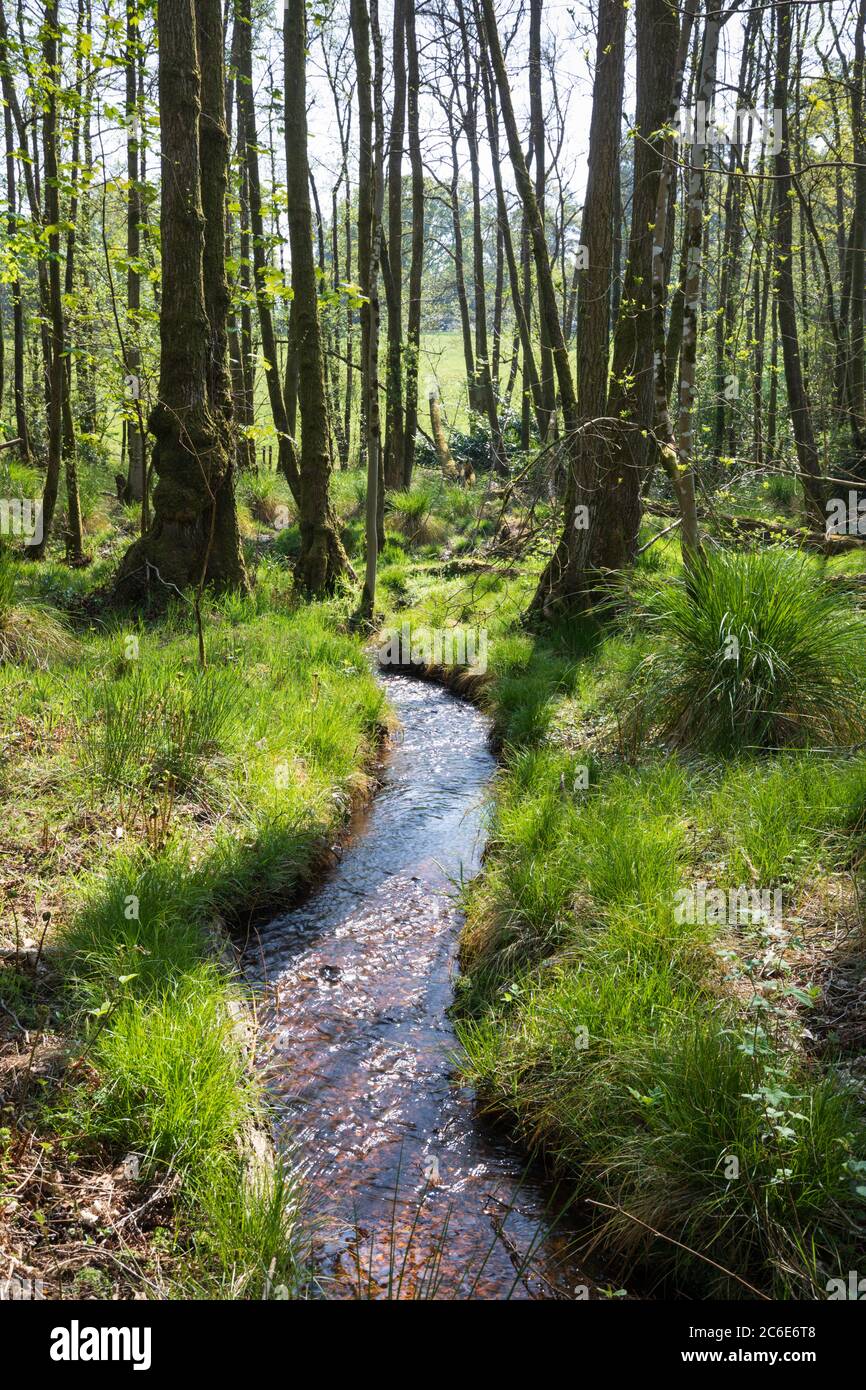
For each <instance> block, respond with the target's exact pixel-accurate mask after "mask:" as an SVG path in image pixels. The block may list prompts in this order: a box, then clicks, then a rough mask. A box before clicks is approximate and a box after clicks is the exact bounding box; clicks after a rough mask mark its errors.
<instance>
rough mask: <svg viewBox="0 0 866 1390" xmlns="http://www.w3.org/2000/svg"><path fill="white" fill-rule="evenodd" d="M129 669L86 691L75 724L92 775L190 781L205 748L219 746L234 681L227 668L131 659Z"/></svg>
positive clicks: (126, 780)
mask: <svg viewBox="0 0 866 1390" xmlns="http://www.w3.org/2000/svg"><path fill="white" fill-rule="evenodd" d="M129 666H130V670H129V673H128V674H125V675H124V676H122V677H115V678H113V679H112V678H111V677H108V678H106V679H104V680H103V681H102V682H101V683H100V684H98V685H97V686H96V687H95V689H94V690H93V692H92V696H91V702H90V712H89V718H87V719H86V721H85V722H84V724H83V726H82V729H81V751H82V761H83V763H84V765H85V767H86V768H87V769H88V771H89V772H90V774H91V775H92V776H93V777H95V778H98V779H100V780H101V781H102V782H105V783H110V784H113V785H116V786H119V787H127V788H129V787H137V786H140V785H142V784H147V785H150V786H156V785H159V784H160V783H162V782H165V781H168V780H171V782H173V783H174V784H175V785H176V786H178V787H179V788H186V787H189V786H190V785H191V784H192V783H193V781H194V780H195V778H196V775H197V773H198V771H199V768H200V766H201V763H202V761H203V759H204V758H205V756H206V755H207V754H208V753H214V752H216V751H218V749H219V747H220V739H221V736H222V734H223V732H224V730H225V728H226V726H227V724H228V722H229V720H230V718H231V714H232V707H233V703H234V700H235V698H236V685H237V682H236V680H235V678H234V677H233V676H232V675H231V673H226V672H222V671H221V672H212V671H198V670H196V669H195V668H185V667H182V666H180V665H179V664H178V663H176V662H172V663H164V662H162V663H153V664H150V663H141V662H138V661H134V662H130V663H129Z"/></svg>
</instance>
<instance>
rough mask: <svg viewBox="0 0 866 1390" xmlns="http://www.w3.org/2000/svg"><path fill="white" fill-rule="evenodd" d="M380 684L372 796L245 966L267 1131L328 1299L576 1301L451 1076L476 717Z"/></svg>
mask: <svg viewBox="0 0 866 1390" xmlns="http://www.w3.org/2000/svg"><path fill="white" fill-rule="evenodd" d="M382 680H383V684H384V686H385V688H386V691H387V694H388V696H389V699H390V701H391V703H392V705H393V707H394V708H395V710H396V712H397V714H398V716H399V718H400V720H401V723H402V729H401V731H400V732H399V733H398V734H397V735H395V737H394V739H393V740H392V748H391V751H390V753H389V756H388V758H387V761H386V763H385V767H384V770H383V771H384V776H383V783H382V786H381V789H380V790H379V792H378V793H377V795H376V797H375V798H374V800H373V802H372V805H371V806H370V808H369V810H368V811H367V812H366V813H365V814H364V816H363V818H362V819H359V822H358V824H357V826H356V828H355V834H354V835H353V837H352V838H351V840H350V841H349V843H348V844H347V846H346V848H345V850H344V852H343V854H342V856H341V858H340V861H339V863H338V865H337V867H336V868H335V869H334V870H333V871H332V872H331V873H330V874H329V875H328V876H327V877H326V878H325V879H324V881H323V882H322V883H321V884H320V886H319V887H318V888H317V889H316V891H315V892H314V893H313V894H312V895H311V896H310V897H309V898H307V899H306V900H305V901H304V902H303V903H302V904H301V905H300V906H299V907H297V908H295V909H294V910H293V911H291V912H289V913H287V914H286V915H285V916H282V917H278V918H276V919H275V920H274V921H272V922H270V923H269V924H268V925H267V926H266V927H265V928H264V929H263V930H262V931H261V933H260V938H259V941H258V942H257V952H256V953H254V952H253V951H252V950H251V952H250V960H249V973H250V974H251V975H253V977H258V980H259V982H260V983H262V984H263V983H265V982H266V983H267V994H266V1003H265V1005H264V1007H263V1010H262V1013H263V1018H262V1038H261V1046H262V1053H263V1057H264V1062H263V1065H264V1066H265V1067H266V1069H267V1079H268V1085H269V1089H270V1092H271V1094H272V1096H273V1098H274V1101H275V1105H276V1114H277V1126H278V1137H279V1138H280V1139H281V1140H282V1141H283V1142H285V1143H287V1144H291V1145H292V1146H293V1147H294V1148H295V1149H296V1150H297V1152H298V1153H299V1154H300V1156H301V1158H302V1160H303V1162H304V1163H305V1164H306V1165H308V1167H309V1175H308V1188H309V1190H310V1192H311V1196H312V1206H313V1210H314V1213H315V1237H314V1253H315V1264H316V1269H317V1277H318V1280H319V1282H320V1284H321V1287H322V1289H323V1290H324V1292H325V1293H326V1294H327V1295H328V1296H329V1297H347V1298H353V1297H355V1298H357V1297H363V1298H367V1297H400V1298H410V1297H419V1296H429V1295H431V1294H436V1295H438V1296H439V1297H463V1298H465V1297H479V1298H488V1299H499V1298H508V1297H514V1298H551V1297H553V1298H557V1297H558V1298H573V1297H575V1294H576V1286H581V1285H582V1286H587V1285H588V1282H589V1281H588V1280H587V1279H586V1278H585V1277H584V1276H583V1275H582V1274H581V1273H580V1271H579V1269H577V1267H576V1266H575V1265H574V1264H573V1263H572V1261H571V1259H570V1258H569V1256H568V1253H567V1241H566V1239H565V1236H564V1235H563V1234H562V1232H561V1230H560V1229H559V1226H558V1223H556V1222H555V1221H554V1220H553V1218H552V1215H551V1210H550V1199H549V1193H548V1192H547V1191H546V1190H545V1188H544V1185H543V1184H542V1183H541V1182H539V1181H538V1180H537V1178H536V1177H535V1176H533V1175H527V1173H526V1171H525V1166H524V1161H523V1160H522V1158H521V1157H520V1155H519V1154H518V1153H517V1152H516V1150H515V1149H514V1148H513V1147H512V1146H511V1145H510V1144H509V1143H508V1142H507V1140H505V1139H504V1138H502V1137H498V1136H497V1135H496V1134H495V1133H492V1132H491V1131H490V1129H489V1128H488V1127H487V1126H486V1125H485V1124H484V1122H483V1121H482V1120H481V1119H480V1117H479V1115H478V1113H477V1108H476V1105H475V1101H474V1097H473V1094H472V1092H471V1090H469V1089H467V1088H464V1087H460V1086H459V1085H458V1084H457V1082H456V1081H455V1078H454V1057H455V1055H456V1053H457V1051H458V1044H457V1041H456V1038H455V1034H454V1030H453V1028H452V1025H451V1023H450V1021H449V1019H448V1015H447V1009H448V1006H449V1004H450V1003H451V1000H452V997H453V977H454V974H455V972H456V968H457V967H456V964H455V955H456V948H457V939H458V934H459V931H460V926H461V916H460V913H459V910H458V908H457V906H456V905H455V902H454V884H455V882H459V880H460V879H461V878H463V879H466V878H469V877H471V875H472V874H473V873H475V872H476V871H477V869H478V867H479V864H480V856H481V851H482V849H483V846H484V819H483V796H484V792H485V788H486V785H487V783H488V782H489V780H490V778H491V776H492V775H493V772H494V768H495V764H494V760H493V757H492V755H491V753H490V751H489V748H488V742H487V732H488V725H487V721H486V720H485V719H484V717H483V716H482V715H481V714H480V713H479V712H478V711H477V710H475V709H473V708H472V707H471V706H470V705H468V704H465V703H464V702H462V701H460V700H458V699H456V698H455V697H454V696H453V695H451V694H449V693H448V692H447V691H445V690H443V689H441V688H440V687H438V686H435V685H431V684H429V683H426V682H423V681H419V680H415V679H412V678H410V677H407V676H402V675H391V674H388V675H385V676H383V677H382ZM554 1226H555V1227H556V1229H552V1228H553V1227H554ZM577 1296H578V1297H585V1296H586V1294H585V1293H583V1292H582V1291H581V1292H579V1293H577Z"/></svg>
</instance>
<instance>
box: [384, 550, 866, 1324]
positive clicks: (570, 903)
mask: <svg viewBox="0 0 866 1390" xmlns="http://www.w3.org/2000/svg"><path fill="white" fill-rule="evenodd" d="M711 563H713V564H714V567H715V570H718V571H720V572H721V573H720V577H719V587H720V589H721V596H720V597H718V598H716V597H713V602H714V603H716V605H718V604H719V603H721V604H722V609H721V611H719V612H718V613H717V612H716V611H715V609H713V610H712V615H711V616H708V615H707V614H705V613H701V614H699V616H698V618H695V617H694V615H692V614H686V615H685V617H683V608H684V606H686V605H687V604H689V603H691V602H693V601H694V594H695V592H697V594H698V596H700V595H702V594H704V593H705V588H704V587H702V584H703V581H702V579H700V578H699V579H698V581H697V583H696V586H695V589H694V590H693V591H692V596H691V598H690V596H689V595H688V593H687V591H686V589H685V587H684V585H683V581H682V576H681V569H680V565H679V561H678V556H677V551H676V546H675V544H673V545H672V544H670V543H668V542H659V544H658V545H657V546H654V547H653V548H652V549H651V550H650V551H649V552H647V554H646V556H645V557H644V558H643V559H642V560H641V562H640V564H639V566H638V569H637V572H636V576H635V582H634V597H632V596H630V595H626V602H625V605H624V607H623V609H622V611H621V616H620V618H619V619H618V621H617V622H615V623H608V624H607V625H606V626H603V627H592V626H589V625H587V624H581V623H571V624H568V625H563V626H562V627H561V628H560V629H558V630H546V631H545V633H544V634H543V635H541V634H535V633H533V632H531V631H526V630H525V629H523V628H522V627H521V624H520V614H521V613H522V611H523V609H524V608H525V603H526V598H527V596H528V594H529V593H531V588H532V584H533V578H534V576H533V573H532V569H531V568H529V570H528V572H527V573H524V574H523V575H521V576H519V577H517V578H514V577H508V578H504V577H498V578H496V577H491V578H490V580H489V583H488V582H486V580H485V582H484V583H482V584H479V585H477V586H473V587H472V589H471V590H470V592H471V599H470V598H468V597H467V588H466V584H465V581H464V580H459V581H452V580H451V579H450V578H448V577H446V576H443V574H442V572H441V570H440V571H439V572H438V573H437V572H436V571H435V570H434V569H433V568H432V567H431V570H430V572H429V573H428V574H427V575H426V576H418V575H416V576H415V577H414V578H409V579H404V587H403V591H402V594H401V596H400V601H401V602H402V603H403V604H406V603H408V604H409V605H410V606H409V610H408V613H405V612H404V616H405V617H408V619H409V620H410V621H415V622H418V623H427V624H428V625H429V624H432V623H435V622H437V621H439V622H443V621H446V620H448V619H449V618H451V619H454V618H455V617H456V618H458V619H463V620H466V615H467V614H471V620H472V621H474V622H476V623H478V622H481V621H486V622H487V623H488V625H489V628H490V657H489V676H490V681H489V684H488V685H487V686H486V687H485V688H484V690H483V693H482V696H481V698H482V700H483V703H484V704H485V707H486V708H487V709H488V711H489V712H490V714H491V716H492V718H493V721H494V730H495V733H496V736H497V738H498V740H499V741H500V744H501V746H502V756H503V766H502V770H501V772H500V773H499V775H498V777H497V779H496V783H495V789H494V807H493V815H492V819H491V825H490V839H489V843H488V850H487V855H486V858H485V865H484V870H483V872H482V874H481V875H480V876H479V877H478V878H477V879H476V880H475V881H474V882H473V883H472V884H471V885H470V886H469V888H468V890H467V891H466V893H465V906H466V911H467V921H466V926H465V928H464V932H463V937H462V943H461V963H462V967H463V974H462V976H461V977H460V979H459V981H458V996H457V1013H458V1019H459V1026H460V1033H461V1040H462V1042H463V1045H464V1049H465V1053H464V1060H463V1068H462V1069H463V1075H464V1079H465V1080H466V1082H467V1084H471V1085H473V1086H475V1087H476V1088H477V1090H478V1092H479V1094H480V1096H481V1098H482V1101H483V1102H484V1103H485V1104H486V1105H487V1106H488V1107H489V1108H490V1110H491V1111H493V1112H495V1113H497V1114H499V1115H500V1116H502V1115H504V1116H505V1117H507V1118H508V1119H509V1120H510V1123H511V1125H512V1127H513V1130H514V1132H515V1134H516V1135H517V1136H519V1137H520V1138H521V1139H522V1140H523V1142H524V1143H525V1144H526V1145H527V1147H528V1148H529V1149H530V1150H531V1151H533V1152H535V1153H537V1154H542V1155H543V1156H544V1158H545V1160H546V1162H547V1163H548V1165H549V1166H550V1167H551V1168H552V1169H553V1170H554V1171H555V1172H556V1173H557V1174H558V1175H559V1176H560V1177H561V1178H563V1179H565V1180H566V1182H567V1183H568V1184H569V1186H570V1188H571V1190H572V1191H573V1193H574V1194H575V1196H576V1197H577V1198H578V1199H589V1200H591V1201H592V1202H597V1203H602V1204H603V1205H602V1206H599V1207H594V1208H592V1207H588V1206H584V1205H583V1203H582V1202H581V1201H578V1203H577V1205H576V1207H575V1208H574V1209H575V1210H579V1211H584V1212H585V1213H586V1224H587V1227H588V1230H589V1231H590V1232H591V1237H592V1240H593V1241H594V1242H595V1244H596V1246H597V1257H598V1258H599V1259H601V1261H602V1267H604V1268H607V1269H612V1270H613V1271H615V1274H614V1277H615V1279H616V1281H617V1282H621V1281H624V1280H628V1279H634V1280H635V1281H636V1283H637V1286H638V1287H640V1288H646V1289H651V1290H654V1291H656V1292H658V1293H660V1294H664V1295H668V1294H670V1293H671V1292H678V1293H687V1294H690V1295H692V1296H697V1297H712V1296H724V1297H747V1296H753V1292H752V1291H753V1290H754V1289H758V1290H760V1291H761V1292H763V1293H766V1294H769V1295H770V1296H773V1297H780V1298H787V1297H816V1298H820V1297H824V1296H826V1281H827V1279H828V1277H834V1276H835V1275H837V1274H838V1273H839V1271H840V1270H842V1271H843V1272H844V1271H845V1270H847V1269H848V1268H849V1267H853V1266H852V1265H851V1264H850V1262H851V1260H852V1259H854V1258H855V1253H856V1251H857V1249H858V1248H859V1247H860V1245H861V1244H862V1240H863V1235H864V1216H866V1211H864V1207H863V1202H862V1198H861V1197H860V1196H859V1195H858V1193H857V1190H856V1189H857V1181H856V1174H857V1172H858V1171H859V1169H858V1167H857V1164H858V1162H859V1160H860V1159H861V1158H862V1156H863V1154H864V1150H866V1133H864V1124H863V1114H862V1108H861V1107H860V1105H859V1104H858V1102H857V1098H856V1096H855V1095H854V1094H853V1093H852V1092H851V1090H850V1088H849V1086H848V1083H847V1081H846V1079H845V1076H844V1072H843V1071H837V1070H836V1068H835V1066H834V1063H833V1056H832V1053H831V1054H829V1055H828V1056H826V1057H825V1058H824V1059H823V1060H822V1061H820V1062H819V1061H818V1060H817V1059H816V1058H815V1057H814V1056H810V1055H809V1053H808V1051H807V1050H806V1049H805V1048H804V1046H803V1045H802V1029H803V1027H804V1026H806V1025H808V1022H809V1010H810V1007H811V1003H812V1001H813V993H810V987H809V986H808V983H807V981H804V980H803V979H802V978H801V974H800V973H799V971H798V966H797V954H798V950H799V934H800V932H801V925H800V916H799V914H800V912H801V902H802V901H803V900H804V899H808V897H809V895H810V894H811V893H812V892H813V890H814V889H816V888H818V887H820V885H822V884H823V883H824V881H825V880H826V879H828V877H831V876H833V875H836V876H838V878H839V881H840V882H841V881H843V880H845V879H846V878H847V876H848V874H849V872H850V869H851V866H852V865H853V864H856V862H857V860H858V858H862V844H861V842H862V827H863V824H864V807H866V758H864V756H863V754H862V751H857V750H856V749H854V750H852V751H851V752H850V753H849V752H847V751H846V749H845V748H844V747H843V748H841V749H837V750H835V751H832V750H831V751H821V752H809V751H808V748H799V749H798V748H795V749H793V750H792V751H790V752H785V753H778V754H776V755H773V754H770V755H768V754H767V753H764V752H762V751H761V750H760V748H757V749H754V750H752V749H750V748H749V747H748V746H747V745H748V744H749V743H750V742H752V741H754V742H755V743H758V744H760V743H763V742H767V741H768V740H770V741H772V739H775V738H779V737H780V736H781V735H782V734H783V733H784V734H785V735H786V736H788V735H789V734H792V733H793V731H794V730H795V729H796V730H797V733H798V735H799V734H800V733H802V735H803V739H802V741H803V742H810V741H811V742H814V741H815V736H816V734H819V733H820V734H825V735H826V734H828V733H829V732H830V731H831V729H830V725H831V724H832V731H833V732H834V733H835V734H837V735H840V734H846V735H848V736H849V737H850V735H851V733H852V729H853V726H852V724H850V723H844V721H843V723H839V724H837V723H834V722H833V721H834V720H836V719H838V716H839V709H840V707H841V709H842V710H843V711H845V712H846V718H847V717H848V716H852V717H853V712H854V711H853V704H854V701H855V698H859V697H856V691H857V690H858V682H859V680H860V672H861V671H862V667H863V651H864V647H863V645H862V641H861V638H860V636H859V633H858V631H857V629H856V619H855V615H854V610H853V608H852V607H851V606H850V605H849V603H848V600H847V598H845V597H844V596H843V595H838V594H830V592H829V591H828V590H826V589H825V588H824V587H823V586H822V584H821V582H820V567H819V566H818V565H817V564H813V563H811V562H809V563H808V564H807V563H806V562H801V561H800V560H798V559H797V558H796V557H788V556H781V557H780V556H778V555H776V554H774V553H772V552H771V553H769V554H766V553H764V554H761V555H759V556H757V557H755V558H752V557H741V556H726V555H720V556H718V557H714V560H713V561H712V562H711ZM673 586H678V587H677V592H676V595H675V596H674V597H671V596H670V595H671V589H672V587H673ZM726 586H727V587H726ZM648 594H649V595H651V598H650V605H648V604H647V595H648ZM658 594H661V596H662V597H661V600H660V601H659V602H658V603H657V604H656V598H657V595H658ZM708 597H709V596H708ZM744 601H745V607H744ZM648 606H651V611H652V613H653V616H654V617H657V620H656V621H654V622H653V623H648V622H647V621H646V617H645V614H646V609H647V607H648ZM730 613H733V614H735V616H736V618H737V621H738V624H739V625H738V628H737V631H738V632H739V634H740V637H741V639H742V640H741V647H742V649H743V655H744V662H742V663H741V675H742V672H743V671H745V672H746V673H747V677H746V680H745V681H744V682H743V689H742V690H739V689H738V688H737V685H736V683H735V684H734V687H733V689H734V695H733V698H731V697H730V693H729V691H727V690H726V691H725V692H724V693H723V694H722V695H719V697H718V699H716V695H715V693H714V688H715V685H716V684H717V682H718V675H717V672H716V673H713V674H710V675H708V673H707V670H706V667H707V665H708V663H707V660H706V654H705V648H706V644H707V643H708V642H711V650H712V651H713V652H715V650H716V646H717V645H718V631H719V628H720V627H721V626H723V625H722V621H721V620H722V618H723V617H724V616H725V615H726V614H730ZM657 615H658V616H657ZM395 616H396V615H395ZM680 621H681V622H682V624H683V630H682V631H681V630H680V628H678V627H677V623H678V622H680ZM801 621H802V622H806V623H808V624H809V627H808V631H807V632H805V633H801V632H800V631H799V627H798V625H799V624H800V622H801ZM690 624H692V626H693V627H697V628H698V640H695V641H694V643H693V647H690V646H689V645H688V644H689V639H690V637H691V636H692V628H691V627H690ZM706 633H709V634H710V636H708V637H706V640H704V637H705V634H706ZM711 639H712V641H711ZM831 639H839V641H840V644H841V645H840V649H839V650H837V651H829V652H828V651H827V650H826V649H825V647H824V646H823V644H824V643H827V642H828V641H829V640H831ZM702 643H703V645H702ZM786 643H787V645H786ZM678 644H679V645H678ZM774 644H775V645H774ZM776 647H778V648H780V650H781V652H782V655H783V656H784V657H785V661H786V663H787V665H786V666H784V669H779V667H778V665H777V663H776ZM702 654H703V655H702ZM819 658H820V662H819ZM648 661H652V662H653V663H654V664H656V665H658V666H664V667H665V675H666V678H667V680H668V688H669V689H683V688H685V686H686V684H687V679H688V678H691V679H692V680H693V687H694V689H695V690H696V691H697V694H696V697H695V698H696V699H697V701H698V707H697V709H696V710H690V711H689V715H690V719H691V721H692V722H691V724H690V725H689V728H690V733H691V735H692V737H691V738H690V739H689V744H693V743H697V744H698V745H699V747H700V750H701V751H700V753H699V755H698V756H696V754H695V752H694V751H692V749H691V747H685V748H683V751H682V752H680V753H677V752H674V753H671V751H670V750H669V749H667V750H663V751H662V750H659V749H658V747H657V746H656V747H654V745H653V744H652V743H651V742H647V741H646V739H645V736H644V734H643V732H642V731H641V730H638V732H637V734H636V733H635V731H634V729H630V728H629V727H628V726H627V722H626V721H625V720H624V717H623V711H624V710H625V709H627V708H628V704H629V701H630V700H631V699H633V698H634V690H635V687H636V685H638V686H639V687H640V688H641V693H642V694H643V695H644V698H645V694H646V685H645V684H644V681H645V673H646V669H647V663H648ZM702 662H703V664H701V663H702ZM801 676H802V684H800V683H799V682H800V679H801ZM771 677H772V678H774V679H775V681H776V685H775V686H773V685H772V682H771ZM701 682H703V684H701ZM680 683H681V684H680ZM660 689H661V685H658V686H656V687H655V693H656V694H657V692H658V691H659V690H660ZM780 691H782V692H784V693H785V695H786V700H785V705H784V713H785V723H784V726H783V725H782V724H781V723H780V722H778V721H777V722H773V720H774V719H775V714H774V713H773V710H774V705H773V700H774V697H775V695H776V694H778V693H779V692H780ZM657 698H658V700H659V701H661V696H660V695H657ZM714 700H715V701H716V703H715V704H714V703H713V702H714ZM725 701H727V703H725ZM684 702H685V701H684V698H683V704H681V705H678V706H676V708H677V711H678V713H682V710H683V706H684ZM701 702H702V703H701ZM708 706H709V710H708V708H707V707H708ZM651 708H652V712H653V714H654V716H655V717H656V720H657V722H659V723H663V722H664V716H665V715H666V714H667V713H668V709H669V707H668V706H666V705H664V704H661V703H656V704H653V705H652V707H651ZM732 710H733V711H734V719H733V723H732V725H731V723H730V721H731V711H732ZM771 715H772V717H770V716H771ZM821 719H823V720H824V725H823V726H821V723H820V721H821ZM807 732H808V738H807V737H806V734H807ZM722 753H723V754H724V756H721V754H722ZM583 769H586V775H584V773H583ZM858 836H859V839H858V838H857V837H858ZM858 845H859V846H860V848H859V849H858ZM699 880H704V881H706V882H707V883H709V884H711V885H713V886H716V887H719V888H722V889H725V890H727V889H729V888H739V887H740V886H745V887H747V888H763V889H775V888H776V887H781V888H782V890H783V903H784V911H785V921H784V925H783V928H782V936H781V938H779V937H778V936H774V935H773V934H772V931H771V932H770V934H769V935H768V934H767V927H766V924H763V925H762V924H761V923H760V922H756V923H752V924H750V925H747V926H733V927H730V928H728V927H723V928H721V929H719V928H718V927H714V926H712V925H708V924H702V923H696V924H690V923H688V922H687V921H680V920H678V914H677V912H676V903H677V893H678V891H679V890H681V889H683V888H687V887H689V886H691V885H693V884H694V883H695V882H697V881H699ZM768 951H769V952H772V953H778V954H779V960H778V962H777V965H778V968H777V969H776V970H775V972H771V975H770V977H769V978H768V979H765V978H763V976H762V975H761V973H760V970H759V969H758V967H757V965H756V961H759V960H760V959H761V957H762V956H763V955H765V954H766V953H767V952H768ZM731 1160H736V1163H735V1164H733V1163H732V1162H731ZM734 1169H736V1172H737V1175H738V1176H736V1177H733V1176H730V1174H731V1173H732V1172H733V1170H734ZM683 1247H685V1248H683Z"/></svg>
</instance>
